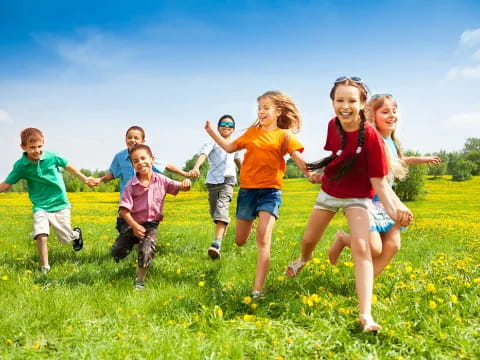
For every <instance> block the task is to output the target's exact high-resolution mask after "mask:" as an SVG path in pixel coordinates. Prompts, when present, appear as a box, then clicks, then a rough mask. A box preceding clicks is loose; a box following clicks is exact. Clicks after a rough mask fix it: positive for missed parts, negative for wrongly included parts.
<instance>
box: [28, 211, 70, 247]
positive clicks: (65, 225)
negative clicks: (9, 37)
mask: <svg viewBox="0 0 480 360" xmlns="http://www.w3.org/2000/svg"><path fill="white" fill-rule="evenodd" d="M50 226H52V227H53V229H54V230H55V233H56V234H57V237H58V240H59V241H60V242H61V243H63V244H69V243H71V242H72V241H73V240H76V239H78V232H76V231H73V230H72V226H71V224H70V209H63V210H60V211H53V212H50V211H45V210H38V211H35V212H34V213H33V232H32V233H31V236H32V238H33V239H35V238H36V237H37V236H38V235H43V234H44V235H47V236H49V235H50Z"/></svg>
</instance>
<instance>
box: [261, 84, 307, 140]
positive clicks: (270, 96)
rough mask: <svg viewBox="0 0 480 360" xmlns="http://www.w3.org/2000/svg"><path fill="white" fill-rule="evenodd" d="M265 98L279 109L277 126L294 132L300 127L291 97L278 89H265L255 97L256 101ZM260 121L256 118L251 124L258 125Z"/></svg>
mask: <svg viewBox="0 0 480 360" xmlns="http://www.w3.org/2000/svg"><path fill="white" fill-rule="evenodd" d="M261 99H267V100H268V101H271V102H272V104H273V105H274V106H275V107H276V108H277V109H278V110H280V112H281V113H280V116H279V117H278V119H277V126H278V127H279V128H280V129H289V130H292V131H293V132H294V133H298V132H299V131H300V129H301V128H302V119H301V117H300V113H299V111H298V109H297V106H296V105H295V102H294V101H293V99H292V98H291V97H290V96H288V95H287V94H284V93H282V92H280V91H272V90H271V91H267V92H265V93H264V94H262V95H260V96H259V97H258V98H257V101H260V100H261ZM259 125H260V121H259V120H258V119H257V120H256V121H255V123H254V124H253V125H252V126H259Z"/></svg>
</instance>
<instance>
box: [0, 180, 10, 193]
mask: <svg viewBox="0 0 480 360" xmlns="http://www.w3.org/2000/svg"><path fill="white" fill-rule="evenodd" d="M11 186H12V185H10V184H9V183H7V182H6V181H4V182H2V183H0V192H4V191H7V190H8V189H10V187H11Z"/></svg>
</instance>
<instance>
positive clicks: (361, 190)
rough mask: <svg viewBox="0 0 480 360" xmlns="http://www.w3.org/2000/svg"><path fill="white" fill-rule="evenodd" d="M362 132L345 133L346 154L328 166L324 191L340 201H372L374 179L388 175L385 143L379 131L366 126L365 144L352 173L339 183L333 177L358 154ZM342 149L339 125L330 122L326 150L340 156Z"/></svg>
mask: <svg viewBox="0 0 480 360" xmlns="http://www.w3.org/2000/svg"><path fill="white" fill-rule="evenodd" d="M358 131H359V130H355V131H350V132H347V131H345V136H346V143H345V144H346V145H345V148H344V149H343V151H342V154H341V155H340V156H339V157H337V158H335V159H334V160H333V161H332V162H331V163H330V164H328V165H327V166H326V167H325V174H324V175H323V177H322V190H323V191H325V192H326V193H327V194H329V195H331V196H334V197H337V198H352V197H356V198H372V197H373V195H374V190H373V187H372V184H371V183H370V178H381V177H384V176H386V175H387V174H388V163H387V159H386V156H385V144H384V141H383V140H382V138H381V137H380V135H379V134H378V133H377V131H376V130H375V129H374V128H373V127H372V126H371V125H370V124H368V123H366V124H365V142H364V144H363V147H362V151H361V152H360V154H359V155H358V157H357V159H356V161H355V163H354V164H353V166H352V167H351V168H350V170H349V171H348V172H347V173H346V174H345V175H344V176H343V178H341V179H340V180H338V181H335V180H333V179H332V178H334V177H335V175H336V174H337V173H338V169H339V168H340V166H341V164H342V163H343V162H344V161H345V160H346V159H349V158H350V157H351V156H353V155H354V154H355V151H356V150H357V146H358V145H357V139H358ZM340 147H341V136H340V133H339V131H338V129H337V126H336V125H335V118H333V119H332V120H330V122H329V123H328V134H327V141H326V143H325V147H324V149H325V150H328V151H332V152H333V153H336V152H337V151H338V150H339V149H340Z"/></svg>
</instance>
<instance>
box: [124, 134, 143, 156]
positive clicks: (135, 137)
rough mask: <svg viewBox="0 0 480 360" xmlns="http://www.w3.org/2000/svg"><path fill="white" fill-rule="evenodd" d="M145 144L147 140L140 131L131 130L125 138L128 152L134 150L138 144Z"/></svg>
mask: <svg viewBox="0 0 480 360" xmlns="http://www.w3.org/2000/svg"><path fill="white" fill-rule="evenodd" d="M144 142H145V138H144V137H143V133H142V132H141V131H140V130H134V129H131V130H129V131H128V132H127V135H126V137H125V143H126V144H127V148H128V150H129V151H130V150H132V148H133V147H134V146H135V145H137V144H143V143H144Z"/></svg>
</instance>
